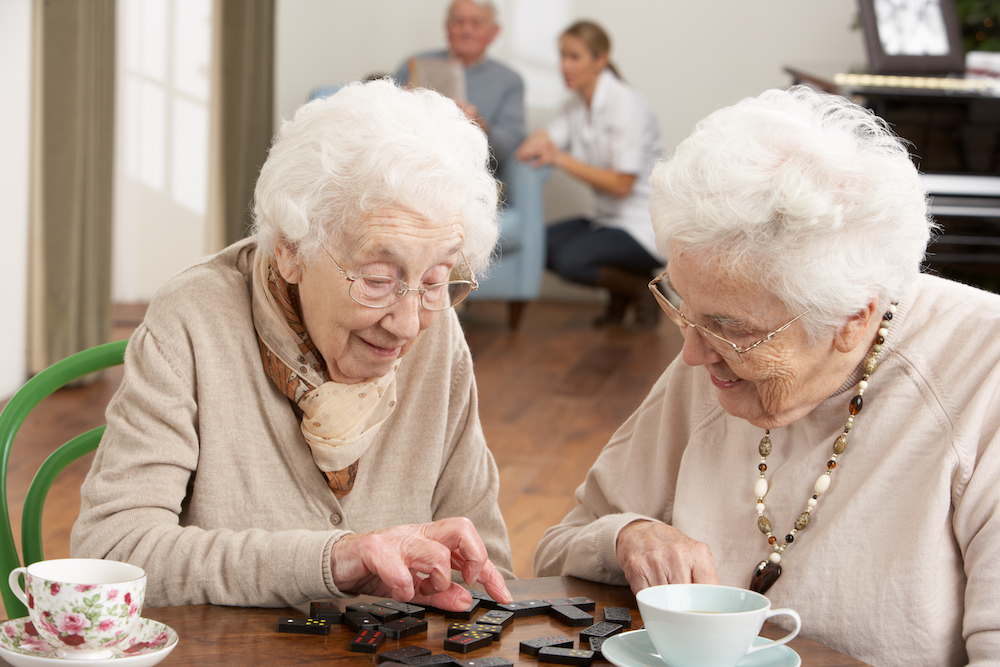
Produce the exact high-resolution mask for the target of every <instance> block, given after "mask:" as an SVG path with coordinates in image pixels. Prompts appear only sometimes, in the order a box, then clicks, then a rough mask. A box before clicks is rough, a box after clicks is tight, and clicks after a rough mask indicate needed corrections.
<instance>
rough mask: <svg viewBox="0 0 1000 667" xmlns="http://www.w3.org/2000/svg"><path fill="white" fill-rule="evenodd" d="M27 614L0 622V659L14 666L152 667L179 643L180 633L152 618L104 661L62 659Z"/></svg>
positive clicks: (140, 623)
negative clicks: (35, 627) (36, 629)
mask: <svg viewBox="0 0 1000 667" xmlns="http://www.w3.org/2000/svg"><path fill="white" fill-rule="evenodd" d="M29 620H30V619H28V618H27V617H24V618H16V619H14V620H12V621H4V622H2V623H0V658H3V659H4V660H6V661H7V662H8V663H10V664H11V665H13V666H14V667H51V666H52V665H59V666H60V667H66V666H67V664H78V665H87V667H152V665H155V664H156V663H158V662H160V661H161V660H163V659H164V658H166V657H167V655H169V654H170V652H171V651H173V650H174V647H175V646H177V633H176V632H174V631H173V630H172V629H171V628H170V627H168V626H166V625H164V624H163V623H159V622H158V621H154V620H152V619H149V618H143V619H140V621H139V629H138V630H136V632H135V635H134V636H133V637H132V638H131V639H129V640H128V641H127V642H126V643H125V644H124V645H123V646H116V647H115V648H114V655H113V656H112V657H110V658H107V659H104V660H86V659H84V660H75V659H66V658H60V657H59V656H57V655H56V649H55V648H54V647H53V646H51V645H50V644H49V643H48V642H47V641H45V640H44V639H42V638H41V637H39V636H38V635H37V634H35V633H34V628H33V627H29V628H28V629H27V630H26V629H25V626H26V625H28V623H29Z"/></svg>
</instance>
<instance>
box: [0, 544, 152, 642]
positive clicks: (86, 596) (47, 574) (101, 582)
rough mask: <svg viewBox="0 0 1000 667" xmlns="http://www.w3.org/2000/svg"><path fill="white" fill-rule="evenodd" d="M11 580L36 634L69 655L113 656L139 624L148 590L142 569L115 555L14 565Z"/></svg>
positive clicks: (9, 579)
mask: <svg viewBox="0 0 1000 667" xmlns="http://www.w3.org/2000/svg"><path fill="white" fill-rule="evenodd" d="M22 574H23V575H24V581H25V586H24V589H23V590H22V589H21V587H20V585H19V582H18V576H19V575H22ZM8 583H9V584H10V588H11V590H12V591H13V592H14V595H16V596H17V598H18V599H19V600H21V602H23V603H24V604H25V605H26V606H27V607H28V616H29V618H30V619H31V624H32V625H33V626H34V629H35V630H36V631H37V632H38V635H39V636H40V637H41V638H43V639H45V641H47V642H48V643H49V644H50V645H51V646H53V647H57V648H56V654H57V655H58V656H59V657H60V658H70V659H73V658H78V659H83V660H93V659H103V658H109V657H111V655H112V653H113V651H112V648H113V647H115V646H117V645H118V644H119V643H122V642H124V641H125V640H126V639H128V638H129V637H130V636H131V635H132V633H134V632H135V630H136V629H137V628H138V627H139V619H140V617H141V614H142V602H143V599H144V598H145V595H146V573H145V572H144V571H143V569H142V568H141V567H138V566H136V565H130V564H128V563H120V562H118V561H112V560H96V559H89V558H65V559H61V560H46V561H40V562H38V563H32V564H31V565H29V566H28V567H19V568H16V569H14V570H12V571H11V573H10V577H9V578H8Z"/></svg>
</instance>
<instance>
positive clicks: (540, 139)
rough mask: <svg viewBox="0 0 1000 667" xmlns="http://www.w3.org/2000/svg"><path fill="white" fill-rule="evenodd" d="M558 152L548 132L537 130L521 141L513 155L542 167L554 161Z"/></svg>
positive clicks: (534, 165)
mask: <svg viewBox="0 0 1000 667" xmlns="http://www.w3.org/2000/svg"><path fill="white" fill-rule="evenodd" d="M558 152H559V151H558V150H557V149H556V145H555V144H554V143H552V139H550V138H549V135H548V133H546V132H545V131H544V130H539V131H538V132H535V133H534V134H532V135H531V136H530V137H528V138H527V139H525V140H524V141H523V142H521V145H520V146H518V147H517V152H516V153H515V156H516V157H517V159H518V160H520V161H521V162H528V163H530V164H531V165H532V166H533V167H544V166H545V165H547V164H552V163H553V162H554V161H555V159H556V154H557V153H558Z"/></svg>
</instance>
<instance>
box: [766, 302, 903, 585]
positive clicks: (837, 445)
mask: <svg viewBox="0 0 1000 667" xmlns="http://www.w3.org/2000/svg"><path fill="white" fill-rule="evenodd" d="M895 312H896V304H894V303H893V304H890V305H889V309H888V310H887V311H886V312H885V314H884V315H882V322H881V324H880V325H879V330H878V336H876V337H875V343H874V344H873V345H872V349H871V351H870V352H869V353H868V356H867V357H866V358H865V361H864V365H863V369H864V374H863V375H862V377H861V382H860V383H859V384H858V393H857V395H856V396H855V397H854V398H852V399H851V403H850V405H849V407H848V411H849V412H850V413H851V415H850V416H849V417H848V418H847V422H846V423H845V424H844V431H843V433H841V434H840V435H839V436H838V437H837V440H836V441H835V442H834V443H833V455H832V456H830V460H829V461H827V462H826V470H825V471H824V472H823V474H822V475H820V476H819V479H817V480H816V483H815V484H814V485H813V494H812V497H810V498H809V500H808V502H807V503H806V510H805V511H804V512H802V514H799V516H798V518H796V519H795V525H794V527H793V528H792V529H791V530H790V531H788V534H787V535H785V539H784V540H779V539H778V538H777V537H775V536H774V535H773V534H772V533H771V520H770V519H768V518H767V517H766V516H764V510H765V509H766V508H765V506H764V496H766V495H767V479H765V477H764V473H765V472H766V471H767V455H768V454H770V453H771V437H770V436H771V431H770V429H768V430H765V431H764V437H763V438H761V441H760V445H759V446H758V451H759V452H760V465H758V466H757V469H758V470H760V477H759V478H758V479H757V482H756V483H755V484H754V487H753V493H754V496H755V497H756V498H757V528H759V529H760V532H762V533H764V536H765V537H766V538H767V543H768V544H770V545H771V546H772V547H773V549H774V551H772V552H771V555H770V556H768V557H767V558H766V559H765V560H762V561H761V562H759V563H757V565H756V566H755V567H754V570H753V574H752V575H751V576H750V586H749V588H750V590H752V591H755V592H757V593H760V594H761V595H763V594H764V593H765V592H767V590H768V589H769V588H771V586H772V584H774V582H775V581H777V580H778V577H780V576H781V556H782V554H783V553H784V552H785V549H787V548H788V547H789V546H791V544H792V542H794V541H795V534H796V533H797V532H799V531H800V530H803V529H805V527H806V526H808V525H809V520H810V518H812V511H813V509H815V508H816V505H817V504H818V503H819V497H820V496H821V495H822V494H823V492H825V491H826V490H827V489H829V488H830V475H831V474H833V469H834V468H836V467H837V457H839V456H840V455H841V454H843V453H844V450H845V449H847V434H848V433H850V431H851V429H852V428H854V417H855V415H857V414H859V413H860V412H861V408H862V406H863V405H864V400H863V398H862V397H863V396H864V393H865V389H867V388H868V378H869V377H871V374H872V373H874V372H875V368H876V367H877V366H878V358H879V355H880V354H881V352H882V345H883V344H884V343H885V336H886V334H887V333H888V332H889V324H890V323H891V321H892V315H893V313H895Z"/></svg>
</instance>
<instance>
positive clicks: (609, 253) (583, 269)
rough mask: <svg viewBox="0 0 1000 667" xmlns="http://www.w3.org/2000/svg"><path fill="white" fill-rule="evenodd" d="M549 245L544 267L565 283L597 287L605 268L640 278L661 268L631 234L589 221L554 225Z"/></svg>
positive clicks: (574, 219) (548, 235) (579, 220)
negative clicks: (633, 274)
mask: <svg viewBox="0 0 1000 667" xmlns="http://www.w3.org/2000/svg"><path fill="white" fill-rule="evenodd" d="M546 242H547V244H548V245H547V252H546V258H545V265H546V266H547V267H548V268H549V269H550V270H552V271H554V272H556V273H557V274H559V275H560V276H561V277H563V278H565V279H566V280H568V281H570V282H574V283H580V284H582V285H590V286H595V285H597V280H598V274H599V273H600V269H601V267H602V266H613V267H615V268H618V269H621V270H623V271H628V272H629V273H635V274H640V275H650V274H651V273H652V271H653V269H655V268H657V267H659V266H660V262H659V261H658V260H657V259H656V258H655V257H653V256H652V255H650V254H649V253H648V252H647V251H646V249H645V248H643V247H642V246H641V245H639V242H638V241H636V240H635V239H634V238H632V236H631V235H630V234H629V233H628V232H626V231H624V230H621V229H617V228H614V227H597V226H595V225H594V223H593V222H592V221H590V220H588V219H587V218H573V219H572V220H565V221H563V222H557V223H556V224H554V225H551V226H550V227H549V228H548V231H547V239H546ZM650 277H651V276H650Z"/></svg>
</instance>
